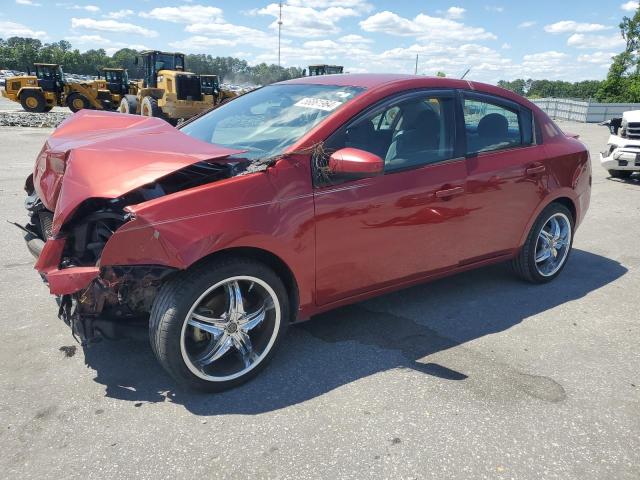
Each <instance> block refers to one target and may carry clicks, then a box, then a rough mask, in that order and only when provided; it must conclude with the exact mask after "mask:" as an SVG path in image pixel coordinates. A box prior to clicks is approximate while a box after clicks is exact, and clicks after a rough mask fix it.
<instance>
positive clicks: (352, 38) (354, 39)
mask: <svg viewBox="0 0 640 480" xmlns="http://www.w3.org/2000/svg"><path fill="white" fill-rule="evenodd" d="M338 41H339V42H340V43H347V44H367V43H373V40H371V39H370V38H365V37H363V36H361V35H355V34H353V33H352V34H349V35H345V36H343V37H340V38H339V39H338Z"/></svg>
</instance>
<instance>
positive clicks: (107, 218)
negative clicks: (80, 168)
mask: <svg viewBox="0 0 640 480" xmlns="http://www.w3.org/2000/svg"><path fill="white" fill-rule="evenodd" d="M233 172H234V167H233V166H231V165H220V164H216V163H210V162H206V161H203V162H198V163H196V164H193V165H189V166H187V167H185V168H182V169H180V170H177V171H175V172H173V173H171V174H169V175H166V176H164V177H162V178H160V179H158V180H156V181H155V182H152V183H150V184H147V185H143V186H142V187H139V188H136V189H135V190H132V191H131V192H129V193H126V194H125V195H122V196H120V197H118V198H114V199H102V198H91V199H88V200H85V201H84V202H83V203H82V204H81V205H80V206H79V207H78V209H77V210H76V212H75V213H74V214H73V217H72V218H71V220H69V221H68V222H66V223H65V225H64V226H63V228H62V230H61V233H63V234H64V235H65V236H66V237H67V242H66V245H65V250H64V253H63V258H62V261H61V264H60V267H61V268H66V267H72V266H87V265H97V264H98V262H99V260H100V256H101V254H102V251H103V250H104V247H105V245H106V243H107V241H108V240H109V238H110V237H111V236H112V235H113V234H114V233H115V231H116V230H117V229H118V228H120V227H121V226H122V225H123V224H124V223H126V222H127V221H129V220H130V219H131V218H132V215H131V214H130V213H127V212H126V211H125V207H127V206H129V205H136V204H139V203H143V202H146V201H149V200H153V199H155V198H158V197H162V196H165V195H171V194H173V193H177V192H180V191H183V190H187V189H189V188H194V187H197V186H200V185H204V184H207V183H212V182H215V181H217V180H221V179H225V178H229V177H231V176H232V175H233ZM43 238H44V239H45V240H46V238H47V237H43Z"/></svg>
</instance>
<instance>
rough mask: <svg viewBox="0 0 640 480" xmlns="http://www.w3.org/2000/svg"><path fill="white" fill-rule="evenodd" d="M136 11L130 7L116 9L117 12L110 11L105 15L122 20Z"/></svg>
mask: <svg viewBox="0 0 640 480" xmlns="http://www.w3.org/2000/svg"><path fill="white" fill-rule="evenodd" d="M134 13H135V12H134V11H133V10H129V9H122V10H116V11H115V12H109V13H107V14H106V15H105V17H107V18H113V19H114V20H120V19H121V18H126V17H130V16H131V15H133V14H134Z"/></svg>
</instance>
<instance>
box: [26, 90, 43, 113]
mask: <svg viewBox="0 0 640 480" xmlns="http://www.w3.org/2000/svg"><path fill="white" fill-rule="evenodd" d="M20 105H22V108H24V109H25V111H27V112H31V113H43V112H44V111H45V109H46V108H47V102H46V100H45V99H44V95H43V94H42V92H40V91H38V90H34V91H26V92H22V94H21V95H20Z"/></svg>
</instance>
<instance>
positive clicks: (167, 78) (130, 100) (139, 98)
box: [118, 50, 215, 124]
mask: <svg viewBox="0 0 640 480" xmlns="http://www.w3.org/2000/svg"><path fill="white" fill-rule="evenodd" d="M140 57H141V58H142V61H143V66H144V78H143V79H142V80H139V81H138V82H137V85H136V86H135V87H134V88H136V90H137V91H136V92H135V94H127V95H125V96H124V98H123V99H122V100H121V102H120V108H119V109H118V110H119V111H120V112H122V113H132V114H138V115H143V116H147V117H160V118H164V119H165V120H167V121H168V122H170V123H174V124H175V123H177V122H178V120H180V119H188V118H191V117H193V116H194V115H197V114H198V113H201V112H203V111H205V110H207V109H209V108H211V107H213V106H214V105H215V97H214V95H210V94H208V93H205V92H203V89H202V84H201V80H200V75H196V74H194V73H191V72H187V71H185V65H184V54H182V53H170V52H160V51H157V50H148V51H145V52H142V53H141V54H140ZM137 61H138V58H137V57H136V62H137Z"/></svg>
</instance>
